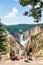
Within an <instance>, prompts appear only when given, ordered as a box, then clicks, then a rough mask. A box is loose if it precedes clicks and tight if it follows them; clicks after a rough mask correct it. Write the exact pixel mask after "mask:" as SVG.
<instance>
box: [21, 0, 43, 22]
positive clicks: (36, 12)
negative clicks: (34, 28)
mask: <svg viewBox="0 0 43 65" xmlns="http://www.w3.org/2000/svg"><path fill="white" fill-rule="evenodd" d="M20 5H22V6H23V7H25V6H27V5H30V7H31V8H30V10H29V11H25V13H24V15H25V16H32V17H33V18H34V22H39V21H41V17H42V11H43V0H20Z"/></svg>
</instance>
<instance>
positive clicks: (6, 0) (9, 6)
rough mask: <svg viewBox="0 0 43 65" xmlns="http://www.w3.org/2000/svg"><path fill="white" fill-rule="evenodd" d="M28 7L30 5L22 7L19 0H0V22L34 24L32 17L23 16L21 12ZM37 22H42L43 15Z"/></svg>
mask: <svg viewBox="0 0 43 65" xmlns="http://www.w3.org/2000/svg"><path fill="white" fill-rule="evenodd" d="M29 9H30V6H26V7H22V6H21V5H20V3H19V0H0V19H1V22H2V23H4V24H5V25H16V24H35V22H34V19H33V18H32V17H27V16H23V13H24V12H25V11H27V10H29ZM42 15H43V13H42ZM39 23H43V16H42V18H41V21H40V22H39Z"/></svg>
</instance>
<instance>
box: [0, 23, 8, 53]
mask: <svg viewBox="0 0 43 65" xmlns="http://www.w3.org/2000/svg"><path fill="white" fill-rule="evenodd" d="M6 39H7V37H6V32H5V29H4V25H3V24H2V23H1V22H0V52H6V50H7V46H6V43H5V41H6Z"/></svg>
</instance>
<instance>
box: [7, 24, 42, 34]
mask: <svg viewBox="0 0 43 65" xmlns="http://www.w3.org/2000/svg"><path fill="white" fill-rule="evenodd" d="M36 26H40V27H41V28H43V24H18V25H7V26H6V30H7V31H8V32H9V33H12V32H16V33H20V34H22V33H23V32H26V31H27V30H28V31H30V30H31V29H32V28H34V27H36Z"/></svg>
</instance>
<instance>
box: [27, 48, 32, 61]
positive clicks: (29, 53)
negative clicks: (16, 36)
mask: <svg viewBox="0 0 43 65" xmlns="http://www.w3.org/2000/svg"><path fill="white" fill-rule="evenodd" d="M27 59H28V60H32V47H29V49H28V51H27Z"/></svg>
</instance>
